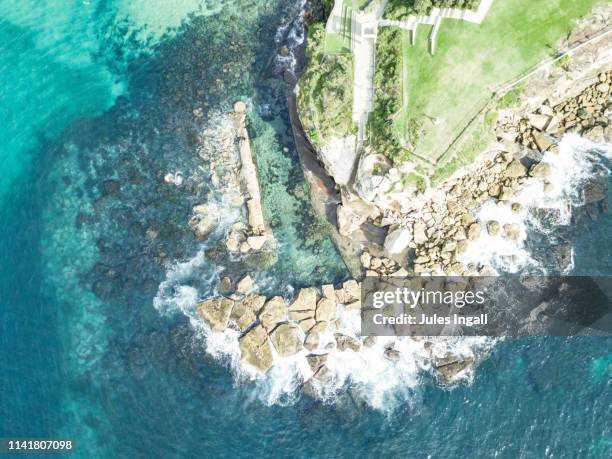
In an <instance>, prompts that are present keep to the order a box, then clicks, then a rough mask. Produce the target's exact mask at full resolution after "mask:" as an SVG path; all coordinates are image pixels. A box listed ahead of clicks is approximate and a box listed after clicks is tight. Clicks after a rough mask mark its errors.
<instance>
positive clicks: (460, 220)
mask: <svg viewBox="0 0 612 459" xmlns="http://www.w3.org/2000/svg"><path fill="white" fill-rule="evenodd" d="M311 3H312V2H311ZM312 6H313V5H311V7H312ZM495 7H496V3H495V2H494V3H493V4H492V6H491V8H492V10H491V11H495ZM318 8H320V6H318ZM611 13H612V7H610V6H609V5H607V6H603V7H602V6H598V7H597V8H596V9H595V10H594V11H593V12H592V13H591V14H590V15H588V16H587V17H585V18H583V19H581V20H580V21H579V22H577V23H576V24H575V27H574V28H573V29H572V32H571V34H570V35H568V36H567V37H566V38H564V39H563V40H562V41H561V43H559V44H558V47H559V49H562V50H566V51H564V53H561V54H560V56H561V57H559V58H558V59H556V60H555V59H553V60H552V61H547V60H546V59H544V60H543V61H542V63H540V64H538V65H536V66H535V67H534V68H533V69H531V70H530V72H529V73H528V74H527V75H526V76H519V78H516V79H515V80H514V81H513V82H510V84H507V83H508V82H504V81H500V83H504V85H503V88H502V89H503V90H501V89H499V90H497V91H495V92H494V95H493V97H492V98H491V100H490V101H489V102H488V103H487V104H486V105H485V107H484V108H483V109H481V110H480V111H479V112H478V113H477V114H476V116H474V117H472V118H470V119H469V120H468V121H467V122H466V125H465V126H463V129H462V130H461V134H460V135H459V136H457V138H456V139H455V140H454V141H453V142H452V143H451V145H450V147H449V148H448V150H447V151H446V152H444V154H443V155H440V157H441V158H443V162H442V163H440V165H437V166H436V165H433V164H424V163H423V162H422V161H421V160H420V159H418V158H415V157H414V156H411V155H408V157H407V158H404V159H401V160H400V159H398V157H396V156H389V155H388V154H386V153H385V151H377V149H376V144H375V142H367V141H366V142H361V141H359V140H358V139H357V137H358V136H356V135H355V132H354V131H352V130H349V132H348V133H347V134H348V135H346V136H345V137H343V138H341V136H339V135H338V133H337V132H335V133H333V132H332V134H331V137H329V138H328V140H329V142H325V141H322V137H321V136H322V135H323V134H325V133H327V134H329V132H330V131H325V128H322V126H321V125H320V122H321V121H320V120H316V119H315V118H313V114H312V112H311V107H310V106H309V105H308V103H306V105H305V102H306V101H312V98H313V97H316V96H314V95H312V94H308V92H309V91H312V90H313V89H312V87H310V86H308V85H309V84H310V82H311V81H312V78H313V77H312V72H313V71H316V69H318V68H319V64H320V62H319V59H321V58H323V56H322V55H319V54H317V52H318V51H316V50H314V51H313V49H311V48H308V49H306V48H305V47H298V48H296V49H295V50H293V51H294V53H295V54H296V56H297V60H298V64H297V70H296V74H295V75H294V74H292V73H291V72H288V74H287V75H286V78H285V80H286V82H287V99H288V106H289V114H290V117H291V122H292V126H293V133H294V137H295V140H296V146H297V150H298V154H299V157H300V161H301V164H302V168H303V170H304V175H305V177H306V179H307V181H308V182H309V184H310V192H311V198H312V204H313V207H314V208H315V210H316V211H317V212H318V213H319V215H320V216H321V218H323V219H324V220H325V221H326V222H327V223H328V226H329V230H330V233H331V234H332V237H333V239H334V241H335V243H336V245H337V246H338V248H339V249H340V251H341V253H342V255H343V258H344V260H345V263H346V265H347V266H348V267H349V269H350V271H351V273H352V275H353V279H351V280H348V281H346V282H344V283H343V284H341V285H331V284H327V285H321V286H313V287H308V288H302V289H299V290H297V291H296V294H295V295H294V296H293V297H292V298H283V297H280V296H275V297H270V298H268V297H264V296H261V295H258V294H256V290H257V286H256V285H253V284H252V282H251V280H250V278H248V276H246V277H245V278H243V279H241V281H240V282H239V285H240V287H239V288H234V289H232V291H231V292H229V293H228V294H227V295H226V296H224V297H217V298H211V299H207V300H205V301H203V302H201V303H199V304H198V306H197V311H198V314H199V315H200V317H201V318H202V319H203V320H204V322H205V323H206V324H207V325H208V327H210V329H211V330H213V331H214V332H224V331H226V330H236V331H238V332H239V338H238V339H239V347H240V355H241V359H242V361H243V362H244V363H245V364H246V366H247V367H249V368H251V369H254V370H255V371H256V372H259V373H265V372H267V371H268V370H269V369H270V368H272V367H273V366H274V364H275V362H276V361H278V359H283V358H287V357H288V358H294V359H295V358H300V359H304V361H305V362H307V363H308V366H309V368H310V372H309V375H310V376H309V377H307V378H305V382H306V383H307V385H308V386H309V387H310V388H313V387H314V388H315V389H316V388H317V387H319V388H320V387H322V386H325V385H326V384H329V383H331V382H333V379H334V372H333V371H332V370H330V368H329V366H328V365H327V364H326V362H327V359H328V356H329V355H333V356H334V357H333V359H337V358H338V355H340V354H342V353H355V354H359V353H361V352H363V351H364V350H367V349H370V351H367V352H372V351H371V350H372V349H376V352H379V354H380V358H382V359H386V360H387V361H388V362H391V363H392V362H395V361H397V360H399V359H400V358H402V354H401V351H400V350H399V348H400V346H399V340H400V338H398V339H397V340H386V341H385V342H384V343H383V342H381V340H380V338H374V337H363V336H360V333H359V330H358V329H356V328H355V327H354V326H353V325H354V324H351V321H354V320H355V318H356V317H358V316H359V310H360V307H361V305H360V294H359V293H360V284H359V282H360V280H361V279H362V278H363V277H364V276H366V275H367V276H401V277H403V276H407V275H414V274H417V275H418V274H431V275H441V274H447V275H463V276H465V275H478V274H480V275H488V274H494V273H495V272H496V268H497V269H499V268H500V266H499V265H498V266H493V265H492V264H491V262H490V260H487V259H485V257H484V256H482V255H478V254H479V249H480V247H481V246H482V245H483V244H485V241H486V243H487V244H488V243H490V242H491V241H492V240H493V241H498V243H500V244H508V245H513V246H516V247H520V246H521V244H522V243H523V242H524V240H525V234H524V228H522V227H521V225H520V224H518V223H516V219H515V218H514V217H512V218H510V219H505V220H504V218H499V219H495V218H489V215H490V213H489V214H487V215H485V216H483V214H482V212H481V209H483V207H486V206H489V207H491V206H492V207H493V208H495V209H498V210H497V213H498V215H501V216H503V215H514V216H516V217H517V218H518V217H521V218H523V217H524V215H526V214H527V213H529V214H530V215H536V216H542V218H544V217H545V214H547V212H548V211H547V210H546V209H542V208H538V207H537V206H532V205H529V206H528V207H527V205H526V204H525V202H524V200H523V198H522V196H523V195H522V193H523V192H525V191H526V190H538V191H537V192H538V193H540V194H541V195H542V196H546V195H549V196H556V194H558V193H559V192H560V190H559V189H556V187H558V183H556V182H555V180H553V175H554V174H555V164H556V163H557V162H563V158H562V157H561V156H562V155H563V154H564V153H563V152H562V151H560V148H559V144H560V142H561V141H562V139H563V138H564V136H567V135H571V134H575V135H579V136H582V137H583V138H585V139H589V140H590V141H592V142H609V141H610V139H611V134H612V133H611V131H610V127H609V126H610V121H611V120H610V113H611V107H612V104H611V101H612V99H611V97H612V34H610V33H608V32H609V27H610V18H611ZM485 22H486V19H485ZM311 31H312V33H314V34H316V33H320V30H318V29H317V28H316V24H314V25H312V24H311ZM314 40H315V41H316V40H321V37H320V36H319V37H314ZM315 45H316V44H315ZM308 46H309V47H310V46H311V45H310V44H309V45H308ZM304 51H306V54H304ZM438 52H441V53H442V52H443V51H440V50H438ZM565 56H567V57H565ZM334 59H341V60H342V59H344V57H342V56H340V57H333V56H329V60H330V61H331V62H332V65H334V64H333V62H334ZM313 60H315V62H313ZM322 65H327V64H322ZM339 65H341V66H342V65H343V63H342V62H340V63H339ZM313 69H315V70H313ZM319 70H320V68H319ZM302 72H306V77H303V75H302ZM308 72H310V74H308ZM330 81H331V80H330ZM296 82H297V86H296ZM330 84H334V83H333V81H332V82H331V83H330ZM330 94H331V93H327V94H326V96H325V97H327V98H329V97H332V96H330ZM336 94H338V93H336ZM350 101H351V100H350V98H349V102H350ZM336 102H337V101H336ZM344 102H346V101H343V103H344ZM236 107H237V109H236V110H235V111H236V118H235V119H236V120H237V123H236V133H237V134H236V135H237V139H238V145H239V151H240V157H241V161H242V170H243V174H244V171H247V172H248V171H251V172H249V173H247V178H245V182H246V184H247V187H246V189H247V191H246V193H247V194H248V195H249V196H250V198H251V200H252V199H253V197H257V191H256V190H257V187H258V186H257V182H256V181H257V174H256V170H255V169H254V168H252V167H251V165H250V164H254V163H253V162H252V155H249V154H245V155H242V153H243V149H244V151H245V152H248V132H247V130H246V128H245V125H244V122H245V116H246V113H245V107H244V106H243V105H241V104H240V103H239V104H237V106H236ZM345 109H346V110H347V113H348V115H347V116H349V117H350V116H351V115H352V109H351V107H350V106H348V107H345ZM332 111H333V109H332ZM372 116H374V117H375V116H376V114H373V115H372ZM313 119H315V121H314V122H313ZM318 129H321V131H320V132H319V133H318V134H317V135H316V137H313V136H312V133H313V132H314V131H317V130H318ZM369 129H376V125H375V122H372V123H370V124H369ZM332 131H333V129H332ZM245 139H246V140H245ZM483 139H484V140H485V141H484V142H483ZM351 142H353V146H351ZM347 145H348V147H347ZM406 145H407V144H406ZM466 151H469V154H467V153H466ZM249 158H251V159H249ZM466 158H469V160H467V159H466ZM557 158H560V159H559V160H558V159H557ZM436 168H437V169H436ZM425 169H427V172H426V173H425ZM585 190H586V191H585V200H584V202H583V203H582V206H581V207H580V208H575V209H572V212H571V215H572V217H571V218H597V215H598V214H599V213H601V212H605V211H607V203H606V200H605V193H604V192H603V190H602V185H601V183H600V182H599V181H598V180H597V177H593V179H592V180H590V181H589V182H588V183H587V184H585ZM247 199H248V198H247ZM247 202H248V201H247ZM251 202H252V201H251ZM264 205H265V203H264ZM258 209H259V211H258ZM248 210H249V223H250V226H251V229H252V231H253V235H251V236H249V237H258V236H259V235H261V232H263V228H264V226H265V223H264V222H263V221H262V220H260V219H259V217H258V215H259V214H260V212H261V208H260V207H259V208H258V207H257V205H256V202H255V203H252V204H251V205H249V206H248ZM251 215H253V217H254V220H253V221H251ZM506 220H507V221H506ZM262 225H264V226H262ZM248 231H249V230H247V232H248ZM232 234H233V233H232ZM232 237H233V236H231V234H230V236H229V238H230V239H231V238H232ZM230 239H228V242H229V241H230ZM247 244H249V242H248V240H247ZM228 247H229V248H230V249H231V248H237V249H238V250H240V244H233V243H232V244H231V246H228ZM513 257H514V258H513ZM551 259H552V261H553V262H554V269H555V270H556V271H558V272H564V271H565V270H566V269H567V268H568V267H569V266H570V265H571V247H569V246H568V245H567V244H564V243H560V244H558V245H557V246H556V247H555V248H554V250H553V253H552V255H551ZM502 262H503V263H506V265H507V266H512V265H516V264H517V263H518V262H519V260H517V259H516V257H515V256H514V255H508V256H507V258H506V259H503V260H502ZM503 263H502V264H503ZM231 283H232V282H228V285H229V284H231ZM401 339H403V340H408V341H411V342H413V344H414V346H416V347H419V348H420V350H419V351H418V352H422V353H423V355H425V357H424V358H423V362H426V363H423V366H424V368H425V367H428V368H432V369H434V370H435V372H436V374H437V375H438V376H439V377H440V378H441V380H442V381H445V382H452V381H455V380H457V379H458V378H459V377H460V376H461V375H464V374H465V372H466V370H469V369H470V368H471V367H472V366H473V365H474V364H475V363H477V361H478V357H477V356H476V355H475V354H473V353H469V352H468V353H466V352H461V353H453V352H452V351H449V346H448V342H447V341H446V340H445V339H444V338H436V339H430V340H423V339H420V338H417V337H405V338H401ZM332 366H333V365H332ZM314 392H315V393H316V390H315V391H314Z"/></svg>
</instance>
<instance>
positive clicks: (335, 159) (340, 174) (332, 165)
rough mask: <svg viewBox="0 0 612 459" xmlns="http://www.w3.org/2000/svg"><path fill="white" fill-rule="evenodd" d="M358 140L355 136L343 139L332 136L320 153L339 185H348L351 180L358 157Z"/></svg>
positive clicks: (328, 170)
mask: <svg viewBox="0 0 612 459" xmlns="http://www.w3.org/2000/svg"><path fill="white" fill-rule="evenodd" d="M356 140H357V139H356V137H355V136H354V135H349V136H347V137H342V138H340V137H335V136H332V137H331V139H330V140H329V141H328V142H327V145H325V147H323V148H321V149H320V151H319V153H320V154H319V157H320V158H321V161H323V164H324V165H325V169H327V172H328V173H329V174H330V175H331V176H332V177H333V178H334V180H335V181H336V183H337V184H338V185H348V183H349V181H350V179H351V175H352V174H353V167H354V164H355V159H356V157H357V149H356V148H355V146H356V144H357V141H356Z"/></svg>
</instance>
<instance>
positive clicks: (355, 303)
mask: <svg viewBox="0 0 612 459" xmlns="http://www.w3.org/2000/svg"><path fill="white" fill-rule="evenodd" d="M238 290H242V291H241V292H240V291H237V294H234V295H232V296H231V297H230V298H227V297H218V298H212V299H208V300H205V301H203V302H202V303H200V304H198V305H197V311H198V314H199V315H200V317H202V319H203V320H204V321H205V322H206V323H207V324H208V326H209V327H210V328H211V330H212V331H215V332H220V331H223V330H225V329H226V328H228V327H230V328H233V329H235V330H238V331H240V333H241V337H240V351H241V355H242V359H243V361H244V362H246V363H248V364H249V365H251V366H252V367H254V368H256V369H257V370H259V371H262V372H265V371H267V370H268V369H269V368H270V367H271V366H272V365H273V363H274V354H277V355H278V356H280V357H288V356H291V355H294V354H297V353H298V352H301V351H302V350H307V351H317V355H316V356H314V355H311V356H308V359H309V361H310V360H312V361H315V360H316V362H317V365H319V364H320V363H321V362H322V360H321V359H324V358H325V357H324V356H321V355H320V354H321V353H325V350H329V349H332V348H337V349H339V350H340V351H344V350H348V349H350V350H352V351H355V352H357V351H359V349H360V348H361V346H362V342H361V340H360V339H359V338H357V337H354V336H350V335H348V334H344V333H341V332H339V331H338V328H340V324H339V323H338V320H337V319H338V305H339V304H342V305H343V307H344V309H346V310H359V309H360V308H361V286H360V284H359V283H358V282H357V281H355V280H349V281H346V282H344V283H343V284H342V285H341V286H340V287H339V288H337V289H336V288H334V286H333V285H331V284H329V285H323V286H321V287H320V288H316V287H309V288H304V289H301V290H300V291H299V292H298V294H297V295H296V297H295V299H294V300H293V301H292V302H291V303H289V302H287V301H285V299H284V298H283V297H280V296H275V297H272V298H266V297H264V296H261V295H246V296H244V295H240V293H244V292H245V289H240V288H239V289H238ZM327 332H335V333H334V334H333V337H334V340H333V341H331V342H325V343H324V342H323V340H322V338H323V334H324V333H327ZM322 346H323V347H322ZM316 370H317V371H316V372H315V373H314V374H315V378H319V377H322V375H323V374H324V373H325V372H326V370H322V367H319V368H317V369H316ZM313 371H314V369H313Z"/></svg>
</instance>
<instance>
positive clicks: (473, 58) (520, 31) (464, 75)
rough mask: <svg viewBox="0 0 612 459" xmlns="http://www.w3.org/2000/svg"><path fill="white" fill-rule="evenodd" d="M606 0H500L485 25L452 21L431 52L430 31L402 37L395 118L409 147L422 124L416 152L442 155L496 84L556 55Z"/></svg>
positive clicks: (398, 131)
mask: <svg viewBox="0 0 612 459" xmlns="http://www.w3.org/2000/svg"><path fill="white" fill-rule="evenodd" d="M604 1H605V0H537V1H534V0H496V1H495V2H494V3H493V6H492V7H491V10H490V11H489V14H488V16H487V18H486V19H485V20H484V22H483V23H482V24H480V25H476V24H470V23H467V22H463V21H455V20H450V19H447V20H445V21H444V22H443V23H442V26H441V28H440V31H439V33H438V38H437V47H436V54H435V56H430V55H429V52H428V43H427V39H428V36H429V32H430V30H429V29H430V28H428V27H419V29H418V35H417V44H416V45H415V46H406V44H407V40H408V39H409V35H408V34H407V33H406V34H403V36H402V41H404V42H406V44H404V45H403V58H404V64H403V69H404V72H405V73H404V85H405V87H404V89H403V94H404V97H407V98H408V100H407V104H405V105H404V108H403V109H402V110H401V111H400V113H398V116H397V117H396V119H395V123H394V124H395V126H394V127H395V131H396V132H397V135H398V136H400V137H401V138H402V140H403V141H404V144H406V143H407V142H408V143H409V142H410V141H411V140H414V139H411V138H410V137H411V135H410V133H411V132H412V133H413V134H414V132H415V129H416V128H415V126H418V127H419V138H418V142H416V149H415V153H416V154H417V155H419V156H423V157H429V158H432V159H434V160H435V159H438V158H439V156H440V155H441V154H443V153H444V151H445V150H446V149H447V147H448V146H449V144H450V143H451V142H452V141H453V139H454V138H455V137H456V136H457V135H458V134H459V133H460V132H461V130H462V129H463V128H464V126H465V124H466V123H467V122H468V121H469V120H470V119H472V118H473V116H474V115H475V114H476V113H478V111H479V110H480V109H481V108H482V107H483V105H484V104H485V103H486V102H487V100H488V99H489V98H490V97H491V95H492V92H493V91H494V89H495V88H496V87H498V86H499V85H500V84H502V83H504V82H508V81H510V80H512V79H514V78H515V77H517V76H519V75H520V74H522V73H523V72H525V71H526V70H528V69H530V68H531V67H533V66H534V65H536V64H537V63H538V62H539V61H540V60H542V59H543V58H545V57H547V56H550V55H551V54H552V53H553V51H554V46H555V44H556V43H557V42H558V41H559V40H560V39H561V38H562V37H563V36H565V35H566V34H567V33H568V32H569V31H570V30H571V29H572V26H573V21H574V20H575V19H577V18H580V17H583V16H585V15H587V14H588V13H589V12H590V11H591V10H592V9H593V7H594V6H596V5H597V4H601V3H603V2H604Z"/></svg>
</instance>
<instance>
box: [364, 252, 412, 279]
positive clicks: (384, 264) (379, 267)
mask: <svg viewBox="0 0 612 459" xmlns="http://www.w3.org/2000/svg"><path fill="white" fill-rule="evenodd" d="M359 261H360V262H361V266H363V268H364V269H365V275H366V276H393V277H406V276H408V271H406V269H404V268H402V267H401V266H400V264H399V263H398V262H397V261H395V260H392V259H390V258H387V257H384V256H382V257H377V256H374V255H372V254H370V252H368V251H367V250H366V251H364V252H363V253H362V254H361V256H360V257H359Z"/></svg>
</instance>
